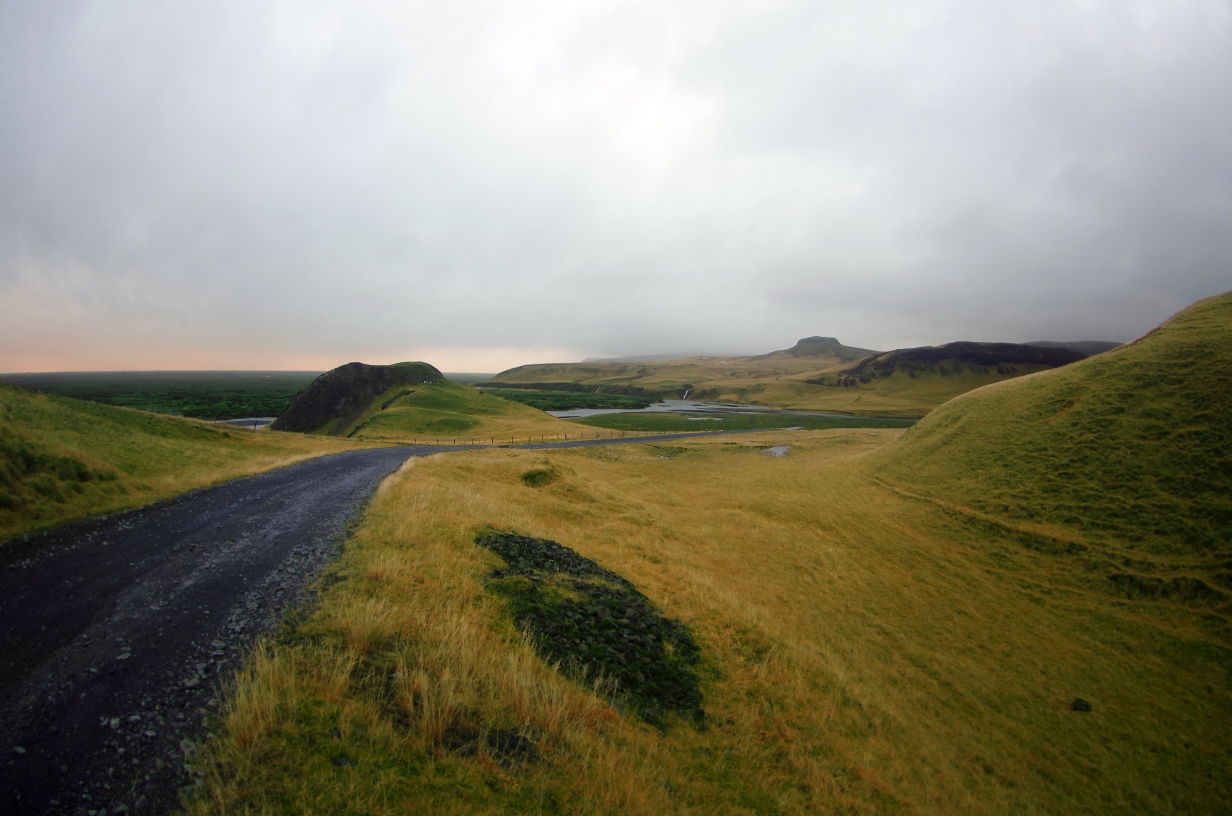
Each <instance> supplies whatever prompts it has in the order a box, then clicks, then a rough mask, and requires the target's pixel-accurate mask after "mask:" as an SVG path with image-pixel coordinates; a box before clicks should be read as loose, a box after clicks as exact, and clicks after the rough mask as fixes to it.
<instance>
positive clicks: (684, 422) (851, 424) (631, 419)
mask: <svg viewBox="0 0 1232 816" xmlns="http://www.w3.org/2000/svg"><path fill="white" fill-rule="evenodd" d="M570 422H573V423H576V424H578V425H586V426H589V427H593V428H611V429H614V430H621V431H659V432H663V433H672V432H676V431H746V430H763V429H764V430H770V429H774V428H803V429H809V430H817V429H822V428H906V427H909V426H910V425H912V424H913V423H914V422H915V420H914V419H875V418H870V417H858V416H853V417H815V416H800V415H797V414H753V413H747V414H741V413H702V412H698V413H669V414H653V413H650V414H643V413H636V414H596V415H595V416H589V417H582V418H581V419H573V420H570Z"/></svg>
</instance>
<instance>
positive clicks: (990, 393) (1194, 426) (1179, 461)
mask: <svg viewBox="0 0 1232 816" xmlns="http://www.w3.org/2000/svg"><path fill="white" fill-rule="evenodd" d="M879 471H880V472H881V473H882V474H883V475H884V476H885V477H886V478H889V479H892V480H894V481H895V482H898V483H900V484H903V485H910V486H912V488H913V489H915V490H918V491H920V492H922V493H925V494H927V495H928V496H931V497H935V498H938V499H942V500H945V501H950V502H955V503H958V504H960V505H963V506H966V507H969V508H972V509H974V510H976V511H979V512H982V513H987V514H991V515H993V516H995V517H998V518H1004V519H1009V520H1013V521H1015V522H1023V523H1029V524H1031V525H1035V526H1036V527H1038V528H1041V529H1050V530H1053V531H1054V532H1055V533H1056V534H1057V535H1059V536H1062V537H1069V538H1075V537H1076V538H1077V539H1078V540H1081V541H1087V542H1098V543H1099V545H1100V546H1102V547H1104V548H1106V549H1107V550H1108V551H1111V552H1116V553H1121V554H1125V555H1126V557H1138V556H1140V555H1142V554H1146V553H1151V554H1155V555H1157V556H1177V557H1181V559H1182V561H1181V562H1178V575H1179V573H1183V572H1184V569H1183V566H1184V565H1200V564H1207V565H1210V566H1212V567H1215V566H1218V565H1220V564H1222V566H1218V568H1217V569H1215V571H1214V572H1212V573H1208V574H1206V575H1203V576H1200V578H1201V580H1203V581H1206V582H1208V583H1209V582H1214V583H1215V584H1222V585H1223V586H1224V587H1225V588H1232V572H1230V571H1229V570H1228V565H1227V564H1226V563H1223V562H1224V560H1225V559H1227V558H1228V557H1230V556H1232V545H1230V543H1229V542H1230V541H1232V293H1228V294H1224V295H1219V296H1217V297H1213V298H1209V299H1207V300H1203V301H1201V302H1199V303H1197V304H1195V305H1193V306H1192V307H1190V308H1188V309H1186V310H1185V311H1183V312H1181V313H1179V314H1177V315H1175V316H1174V317H1172V318H1171V319H1170V320H1169V321H1167V322H1166V323H1164V324H1163V325H1162V326H1160V327H1159V328H1158V329H1156V330H1155V331H1153V332H1151V333H1150V334H1148V335H1146V336H1145V337H1142V338H1141V339H1139V340H1137V341H1135V342H1133V343H1130V344H1128V345H1126V346H1122V347H1120V348H1118V349H1114V350H1112V351H1109V352H1106V353H1104V354H1101V355H1099V356H1096V357H1091V358H1088V359H1086V360H1083V361H1081V362H1078V363H1074V364H1072V365H1069V366H1065V367H1064V368H1059V369H1057V370H1055V371H1048V372H1042V373H1039V374H1035V375H1032V376H1028V377H1023V378H1020V379H1017V380H1011V381H1008V382H1004V383H1000V384H997V385H993V386H989V387H986V388H981V389H979V390H976V391H972V392H970V393H968V394H964V395H962V396H960V397H957V398H955V399H953V400H951V401H950V402H948V403H946V404H945V405H943V406H942V407H941V408H938V409H937V410H936V411H934V412H933V413H932V414H930V415H929V416H928V417H926V418H925V419H924V420H923V421H921V422H920V423H919V424H918V425H916V426H915V427H914V428H913V429H912V430H911V431H909V432H908V433H907V434H906V436H905V437H904V438H903V440H902V442H901V443H900V444H899V445H898V446H896V447H895V448H894V449H893V450H892V451H891V452H890V453H888V454H886V456H885V457H884V459H883V461H882V462H881V463H880V465H879ZM1193 559H1197V560H1196V561H1195V560H1193ZM1195 568H1197V567H1195ZM1174 577H1175V576H1174ZM1147 583H1148V584H1154V581H1147ZM1194 591H1195V592H1199V593H1204V592H1206V590H1205V589H1201V588H1195V589H1194Z"/></svg>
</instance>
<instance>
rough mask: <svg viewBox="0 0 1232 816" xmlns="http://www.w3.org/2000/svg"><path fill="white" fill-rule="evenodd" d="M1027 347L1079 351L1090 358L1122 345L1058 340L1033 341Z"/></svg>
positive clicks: (1102, 341)
mask: <svg viewBox="0 0 1232 816" xmlns="http://www.w3.org/2000/svg"><path fill="white" fill-rule="evenodd" d="M1026 345H1028V346H1040V347H1041V348H1063V349H1069V350H1070V351H1077V352H1079V353H1081V354H1082V355H1084V356H1086V357H1090V356H1092V355H1095V354H1103V353H1104V352H1105V351H1112V350H1113V349H1114V348H1116V347H1118V346H1120V345H1121V344H1120V343H1112V342H1109V341H1106V340H1069V341H1063V342H1059V341H1057V340H1032V341H1031V342H1030V343H1027V344H1026Z"/></svg>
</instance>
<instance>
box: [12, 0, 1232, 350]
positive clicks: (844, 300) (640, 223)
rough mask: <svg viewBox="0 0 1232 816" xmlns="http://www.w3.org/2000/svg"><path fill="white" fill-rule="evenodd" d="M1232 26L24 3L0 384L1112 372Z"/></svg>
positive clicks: (1201, 227)
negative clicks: (741, 372)
mask: <svg viewBox="0 0 1232 816" xmlns="http://www.w3.org/2000/svg"><path fill="white" fill-rule="evenodd" d="M1229 76H1232V3H1229V2H1223V1H1220V0H1211V1H1210V2H1199V1H1198V0H1194V1H1193V2H1181V3H1177V2H1162V0H1161V1H1160V2H1150V1H1149V0H1137V2H1124V0H1117V1H1115V2H1114V1H1113V0H1108V1H1107V2H1101V1H1100V0H1088V1H1087V2H1072V0H1064V1H1062V0H1035V1H1034V2H991V3H980V4H970V3H958V2H953V0H935V1H934V2H921V3H912V4H908V5H907V6H904V5H903V4H899V3H891V2H883V1H881V0H871V1H870V2H863V3H838V2H764V1H763V2H680V3H671V4H664V3H641V2H619V3H603V2H597V3H585V4H578V3H571V2H533V3H525V4H507V3H496V2H477V1H475V0H464V1H463V2H454V3H448V4H441V3H407V2H389V3H380V2H375V3H364V4H345V3H330V2H319V3H306V4H304V3H256V4H253V3H235V2H210V3H204V2H184V3H175V4H153V3H142V2H124V0H108V1H107V2H77V3H72V2H62V3H37V4H35V3H9V4H4V5H3V6H0V111H3V113H0V116H2V117H3V127H0V184H2V189H3V190H4V194H3V196H0V370H32V369H52V368H64V369H73V368H145V367H161V368H192V367H227V368H283V367H292V368H294V367H305V368H321V367H331V366H332V365H335V364H338V363H341V362H345V361H347V360H351V359H362V360H367V361H369V362H388V361H392V360H397V359H415V358H422V359H427V360H428V361H429V362H433V363H435V364H438V365H442V366H443V367H445V368H449V369H453V370H461V369H464V368H465V369H471V370H474V369H479V370H496V369H497V368H503V367H506V366H507V365H512V364H515V363H520V362H539V361H546V360H549V359H580V358H582V357H585V356H611V355H618V354H637V353H654V352H663V351H673V350H686V349H687V350H701V349H711V350H715V351H733V350H734V351H745V352H748V353H757V352H764V351H768V350H770V349H773V348H782V347H786V346H788V345H790V344H791V343H792V342H794V340H795V339H796V338H797V337H801V336H805V335H811V334H829V335H835V336H838V337H839V338H840V339H842V340H843V341H844V342H847V343H849V344H852V345H857V346H863V347H868V348H893V347H899V346H908V345H922V344H932V343H942V342H948V341H951V340H957V339H977V340H1034V339H1044V338H1048V339H1065V340H1067V339H1111V340H1128V339H1131V338H1132V337H1134V336H1137V335H1139V334H1141V333H1143V332H1144V331H1146V330H1148V329H1150V328H1151V327H1153V326H1154V325H1155V324H1157V323H1158V322H1160V321H1161V320H1162V319H1164V318H1165V317H1167V315H1168V314H1170V313H1171V312H1173V311H1175V310H1177V309H1179V308H1182V307H1184V306H1185V305H1187V304H1188V303H1190V302H1192V301H1194V300H1196V299H1198V298H1200V297H1204V296H1207V295H1211V294H1215V293H1217V292H1220V291H1223V290H1226V289H1229V288H1232V265H1230V264H1229V258H1230V257H1232V229H1230V228H1229V225H1232V140H1230V139H1228V138H1227V134H1228V133H1230V132H1232V104H1229V94H1228V90H1227V78H1228V77H1229Z"/></svg>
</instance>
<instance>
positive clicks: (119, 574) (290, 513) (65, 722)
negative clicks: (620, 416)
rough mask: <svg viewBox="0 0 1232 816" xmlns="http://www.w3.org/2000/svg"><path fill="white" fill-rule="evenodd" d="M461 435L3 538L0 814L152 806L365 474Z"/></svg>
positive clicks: (331, 543)
mask: <svg viewBox="0 0 1232 816" xmlns="http://www.w3.org/2000/svg"><path fill="white" fill-rule="evenodd" d="M719 433H730V432H719ZM698 435H699V434H664V435H662V436H654V437H628V438H615V439H588V440H579V441H571V442H556V443H547V444H543V445H521V446H511V447H528V448H559V447H588V446H593V445H610V444H622V443H644V442H656V441H667V440H673V439H682V438H696V437H697V436H698ZM460 449H464V448H453V447H430V446H408V447H399V448H380V449H372V450H360V451H351V452H347V453H341V454H336V455H333V456H326V457H322V458H319V459H313V460H310V461H307V462H301V463H299V464H297V465H293V466H290V467H286V468H281V469H279V470H275V471H271V472H269V473H264V474H261V475H258V476H252V477H248V478H245V479H238V480H236V481H232V482H228V483H226V484H223V485H219V486H216V487H212V488H207V489H203V490H198V491H194V492H192V493H189V494H186V495H184V496H180V497H178V498H176V499H173V500H171V501H167V502H162V503H160V504H156V505H152V506H150V507H146V508H142V509H139V510H134V511H131V512H127V513H122V514H117V515H113V516H108V517H105V518H100V519H93V520H89V521H86V522H82V523H79V524H75V525H72V526H69V527H66V528H62V529H59V530H56V531H53V532H51V533H48V534H44V535H40V536H35V537H32V538H31V539H29V540H26V541H24V542H10V543H9V544H7V545H5V547H4V548H3V550H2V551H0V813H3V814H24V813H81V814H86V813H89V812H90V811H98V810H101V809H102V808H106V809H107V813H108V814H109V816H110V815H111V814H116V813H124V812H127V813H134V814H135V813H159V814H161V813H165V812H167V810H168V809H170V808H172V807H173V806H174V803H175V801H176V790H177V788H178V786H180V785H182V784H183V783H184V782H185V776H184V769H183V757H184V753H185V752H186V751H187V750H189V749H190V748H191V740H195V739H198V738H199V736H200V734H201V733H202V719H203V717H204V716H205V715H206V714H207V713H208V712H209V710H210V703H211V699H212V698H213V697H214V696H215V694H216V692H217V683H218V681H219V680H220V679H222V678H226V677H228V676H230V675H231V674H232V673H233V672H234V671H235V670H236V669H237V668H238V667H239V666H240V665H241V664H242V660H243V657H244V655H245V654H246V652H247V650H248V649H249V648H250V647H251V645H252V643H253V642H254V640H255V638H256V636H257V635H258V634H259V633H260V632H261V631H263V630H265V629H267V628H268V627H269V626H270V625H271V624H272V623H274V622H275V621H276V620H277V619H278V618H279V617H280V616H281V615H282V614H283V613H284V612H285V611H286V610H287V609H288V608H289V607H291V606H292V605H294V604H295V603H296V602H297V601H298V600H299V599H301V598H303V597H304V592H305V586H306V585H307V583H308V582H309V581H310V580H311V579H312V577H314V576H315V575H316V574H318V573H319V572H320V570H321V569H322V568H323V567H324V566H326V565H327V564H328V563H329V562H330V560H332V559H333V558H334V557H336V555H337V554H338V552H339V549H340V547H341V545H342V541H343V539H344V538H345V534H346V531H347V527H348V524H349V523H350V522H351V521H352V520H353V519H354V518H355V517H356V513H357V511H358V509H359V507H360V506H361V505H362V504H363V502H364V501H365V500H366V499H367V498H368V497H369V496H370V495H371V493H372V491H373V490H374V489H375V487H376V485H377V484H378V483H379V482H380V481H381V479H383V478H384V477H385V476H387V475H388V474H389V473H391V472H392V471H394V470H395V469H396V468H397V467H398V466H399V465H401V464H402V463H403V462H404V461H405V460H406V459H407V458H408V457H410V456H424V455H428V454H433V453H442V452H449V451H453V450H460Z"/></svg>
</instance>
